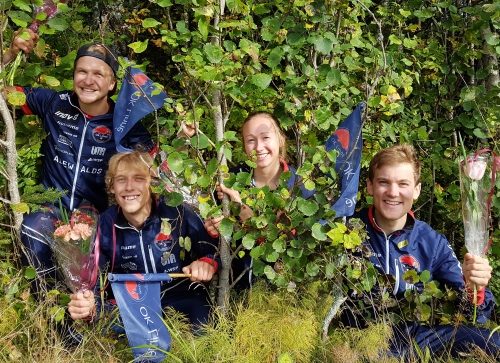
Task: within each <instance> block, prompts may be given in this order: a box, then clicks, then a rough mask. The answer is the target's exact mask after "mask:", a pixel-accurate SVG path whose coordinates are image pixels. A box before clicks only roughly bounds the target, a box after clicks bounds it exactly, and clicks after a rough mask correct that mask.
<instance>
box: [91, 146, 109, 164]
mask: <svg viewBox="0 0 500 363" xmlns="http://www.w3.org/2000/svg"><path fill="white" fill-rule="evenodd" d="M90 154H91V155H95V156H104V154H106V148H105V147H101V146H92V149H90ZM89 161H90V160H89Z"/></svg>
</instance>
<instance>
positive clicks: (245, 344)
mask: <svg viewBox="0 0 500 363" xmlns="http://www.w3.org/2000/svg"><path fill="white" fill-rule="evenodd" d="M1 267H2V266H1V265H0V270H1ZM1 271H5V270H1ZM0 276H1V280H0V282H1V285H2V286H1V287H2V291H3V293H2V296H0V362H20V363H24V362H39V363H45V362H47V363H48V362H50V363H58V362H89V363H93V362H96V363H97V362H99V363H100V362H107V363H115V362H116V363H121V362H131V361H133V356H132V354H131V351H130V348H129V347H128V344H127V341H126V339H123V338H120V337H118V336H116V335H103V333H102V327H103V325H102V324H104V323H105V322H104V321H103V322H101V323H100V324H101V325H86V324H85V323H81V324H78V325H77V326H76V327H77V328H78V329H80V330H81V331H82V332H84V334H85V340H84V343H83V344H81V345H80V346H78V347H76V348H66V347H65V346H64V345H63V343H62V342H61V340H60V338H59V335H58V333H57V328H56V327H57V324H58V323H56V320H57V319H59V318H60V317H61V316H62V315H61V310H60V309H61V307H60V306H59V305H58V304H57V298H56V297H57V294H52V295H49V297H48V298H47V299H45V300H44V301H42V302H34V300H33V297H32V296H30V295H29V293H28V292H27V291H28V287H27V286H28V285H27V281H26V280H25V279H24V278H23V277H22V276H21V275H20V274H17V275H13V276H12V275H7V274H6V273H2V274H1V275H0ZM13 286H16V287H15V288H14V289H13V288H12V287H13ZM331 304H332V297H331V296H330V295H328V294H323V293H321V285H320V284H319V283H317V284H310V285H309V286H308V288H307V290H306V289H303V290H300V291H298V292H296V293H289V292H286V291H283V292H281V291H279V292H276V291H271V290H270V289H269V288H268V287H267V286H266V285H265V284H257V285H256V286H255V288H254V289H253V290H252V291H251V292H246V293H244V294H242V295H240V296H232V298H231V300H230V309H229V312H228V314H227V316H222V315H221V314H218V313H217V312H215V313H214V316H213V319H212V321H211V323H210V324H208V325H207V326H205V327H204V335H202V336H199V337H194V336H193V335H192V334H191V332H190V327H189V324H188V323H187V322H186V319H185V318H184V317H183V316H181V315H180V314H179V313H176V312H175V311H173V310H169V311H166V317H165V323H166V324H167V325H168V326H169V330H170V333H171V337H172V350H171V352H170V356H169V358H167V359H166V360H165V361H166V362H182V363H207V362H210V363H211V362H221V363H222V362H224V363H230V362H234V363H236V362H238V363H267V362H269V363H270V362H278V361H279V360H278V359H279V357H280V356H282V355H285V354H288V356H289V357H291V358H292V359H293V362H295V363H316V362H317V363H337V362H338V363H351V362H352V363H355V362H388V363H392V362H395V363H397V362H399V360H397V359H395V358H381V357H383V356H384V352H387V341H388V338H389V337H390V334H391V329H390V327H389V326H387V325H383V324H379V325H372V326H370V327H369V328H367V329H364V330H357V329H341V328H336V327H331V328H330V332H329V335H328V340H327V341H326V342H324V343H323V342H322V341H321V324H322V320H323V319H324V317H325V315H326V313H327V311H328V309H329V307H330V306H331ZM283 360H284V359H283ZM287 361H289V360H287ZM411 361H412V362H451V363H453V362H471V363H472V362H481V363H489V362H494V361H495V359H494V358H493V357H488V356H485V355H484V353H483V352H481V351H473V352H471V354H470V355H469V356H465V357H463V358H462V359H460V360H453V359H451V358H449V357H447V356H442V357H435V356H431V355H430V354H429V352H426V351H423V352H419V353H418V356H417V357H415V358H414V359H413V360H411Z"/></svg>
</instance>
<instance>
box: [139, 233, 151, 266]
mask: <svg viewBox="0 0 500 363" xmlns="http://www.w3.org/2000/svg"><path fill="white" fill-rule="evenodd" d="M136 231H137V232H139V244H140V245H141V253H142V260H143V261H144V270H145V271H144V272H145V273H147V274H148V273H149V268H148V261H147V260H146V251H144V245H143V244H142V230H141V231H139V230H137V229H136Z"/></svg>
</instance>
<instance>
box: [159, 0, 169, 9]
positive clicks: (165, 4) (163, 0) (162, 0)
mask: <svg viewBox="0 0 500 363" xmlns="http://www.w3.org/2000/svg"><path fill="white" fill-rule="evenodd" d="M157 4H158V5H159V6H161V7H162V8H166V7H168V6H172V2H171V1H170V0H158V2H157Z"/></svg>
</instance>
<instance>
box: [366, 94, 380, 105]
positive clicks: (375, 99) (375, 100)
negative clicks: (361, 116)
mask: <svg viewBox="0 0 500 363" xmlns="http://www.w3.org/2000/svg"><path fill="white" fill-rule="evenodd" d="M381 100H382V98H381V97H380V96H373V97H370V99H369V100H368V106H370V107H377V106H378V105H379V104H380V101H381Z"/></svg>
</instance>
